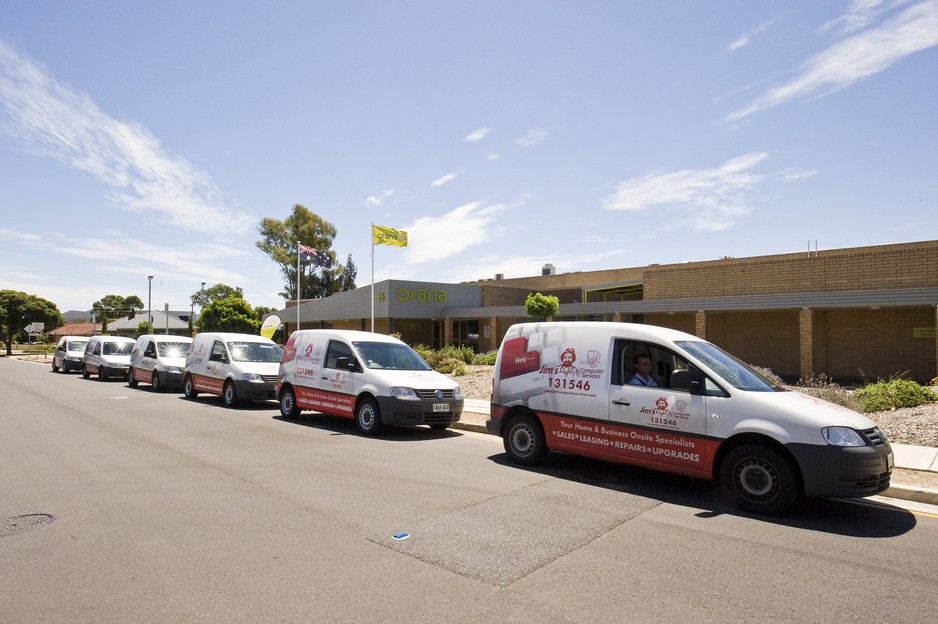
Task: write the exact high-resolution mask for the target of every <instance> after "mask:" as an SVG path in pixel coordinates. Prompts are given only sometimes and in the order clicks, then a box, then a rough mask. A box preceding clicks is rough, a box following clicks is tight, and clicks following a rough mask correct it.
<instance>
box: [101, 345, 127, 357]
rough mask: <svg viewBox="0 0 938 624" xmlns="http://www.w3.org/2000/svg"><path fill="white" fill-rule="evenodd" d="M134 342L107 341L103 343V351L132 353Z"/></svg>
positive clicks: (119, 353) (107, 353)
mask: <svg viewBox="0 0 938 624" xmlns="http://www.w3.org/2000/svg"><path fill="white" fill-rule="evenodd" d="M133 346H134V343H132V342H105V343H104V344H103V345H101V353H102V354H104V355H130V350H131V349H132V348H133Z"/></svg>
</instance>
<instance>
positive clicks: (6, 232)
mask: <svg viewBox="0 0 938 624" xmlns="http://www.w3.org/2000/svg"><path fill="white" fill-rule="evenodd" d="M0 238H3V239H7V240H10V239H16V240H20V241H24V242H27V243H32V242H36V241H40V240H42V237H41V236H40V235H38V234H32V233H30V232H19V231H17V230H10V229H7V228H0Z"/></svg>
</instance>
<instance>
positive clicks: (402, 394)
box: [391, 386, 417, 399]
mask: <svg viewBox="0 0 938 624" xmlns="http://www.w3.org/2000/svg"><path fill="white" fill-rule="evenodd" d="M391 396H392V397H397V398H399V399H416V398H417V393H416V392H415V391H414V389H413V388H405V387H403V386H394V387H393V388H391Z"/></svg>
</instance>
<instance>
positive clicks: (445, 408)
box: [433, 403, 449, 412]
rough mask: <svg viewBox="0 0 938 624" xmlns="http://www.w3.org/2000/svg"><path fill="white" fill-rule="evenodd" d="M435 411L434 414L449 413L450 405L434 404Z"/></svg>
mask: <svg viewBox="0 0 938 624" xmlns="http://www.w3.org/2000/svg"><path fill="white" fill-rule="evenodd" d="M433 411H434V412H448V411H449V403H434V404H433Z"/></svg>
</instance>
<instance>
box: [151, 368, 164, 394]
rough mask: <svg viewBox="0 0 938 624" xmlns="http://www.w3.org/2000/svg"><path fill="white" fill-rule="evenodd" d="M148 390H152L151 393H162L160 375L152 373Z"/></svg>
mask: <svg viewBox="0 0 938 624" xmlns="http://www.w3.org/2000/svg"><path fill="white" fill-rule="evenodd" d="M150 389H151V390H153V392H162V391H163V382H162V381H160V374H159V373H157V372H156V371H153V376H152V377H151V378H150Z"/></svg>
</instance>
